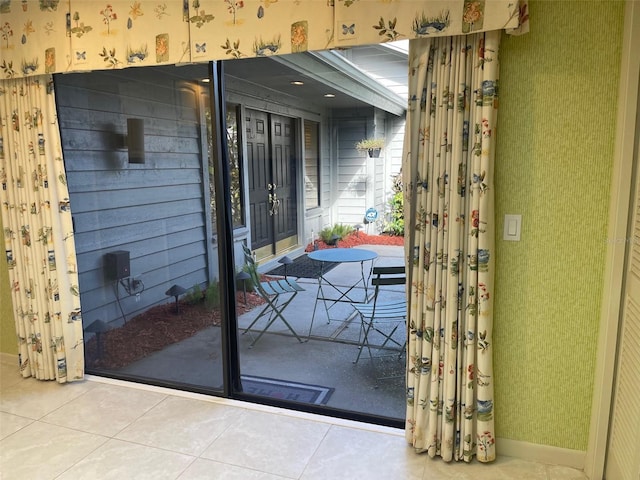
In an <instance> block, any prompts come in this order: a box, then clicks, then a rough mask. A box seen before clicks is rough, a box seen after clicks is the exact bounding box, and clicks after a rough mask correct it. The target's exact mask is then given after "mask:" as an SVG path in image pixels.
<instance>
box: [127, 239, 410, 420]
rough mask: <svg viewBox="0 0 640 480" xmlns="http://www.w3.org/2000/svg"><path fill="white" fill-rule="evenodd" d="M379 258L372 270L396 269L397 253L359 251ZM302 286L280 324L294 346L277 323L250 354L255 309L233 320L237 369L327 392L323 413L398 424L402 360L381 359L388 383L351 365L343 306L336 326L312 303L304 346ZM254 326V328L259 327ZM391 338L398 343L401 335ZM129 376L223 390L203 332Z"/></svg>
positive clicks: (311, 296) (334, 273) (364, 363)
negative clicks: (359, 414)
mask: <svg viewBox="0 0 640 480" xmlns="http://www.w3.org/2000/svg"><path fill="white" fill-rule="evenodd" d="M363 248H368V249H371V250H375V251H376V252H377V253H378V255H379V256H378V258H377V259H376V261H375V264H376V265H384V266H389V265H402V262H403V249H402V247H389V246H377V245H376V246H373V245H372V246H366V247H363ZM359 276H360V268H359V265H358V267H357V268H353V265H349V264H341V265H338V266H337V267H335V268H334V269H333V270H331V271H330V272H329V273H328V274H327V279H328V280H330V281H331V282H332V283H335V284H336V285H341V286H347V285H351V284H353V282H355V281H356V280H357V278H358V277H359ZM299 283H300V284H301V285H302V286H303V287H304V288H305V291H304V292H301V293H299V294H298V296H297V297H296V298H295V299H294V300H293V302H292V303H291V304H290V305H289V306H288V308H287V310H286V311H285V313H286V318H287V319H288V321H289V322H290V324H291V325H292V327H293V328H294V330H296V332H297V333H298V335H299V336H301V337H303V340H305V341H304V342H303V343H300V342H298V341H297V340H296V339H295V337H293V336H292V335H291V333H290V332H289V331H288V330H287V328H286V326H285V325H284V324H283V323H282V322H281V321H279V320H278V321H276V322H275V323H274V324H273V325H272V327H271V328H270V329H269V330H268V331H267V333H265V334H264V335H263V336H262V337H261V338H260V340H259V341H258V342H257V343H256V345H255V346H254V347H253V348H249V345H250V343H251V342H252V340H253V337H252V335H255V334H256V333H255V332H249V333H247V334H242V328H246V327H247V326H248V325H249V323H250V322H251V320H252V319H253V318H255V316H256V315H257V313H258V312H259V310H260V309H254V310H253V311H252V312H248V313H246V314H245V315H242V316H241V317H239V318H238V324H239V328H240V329H241V332H240V334H239V352H240V367H241V371H242V373H243V374H246V375H255V376H263V377H270V378H277V379H281V380H288V381H294V382H300V383H308V384H315V385H323V386H326V387H331V388H334V389H335V390H334V392H333V394H332V395H331V397H330V399H329V402H328V403H327V406H328V407H332V408H339V409H345V410H350V411H355V412H365V413H370V414H374V415H379V416H383V417H389V418H403V417H404V415H405V402H404V393H405V392H404V384H405V383H404V382H405V379H404V374H403V372H404V356H403V357H402V359H400V360H397V359H396V358H385V359H380V360H379V362H380V363H378V366H380V365H383V368H384V372H385V373H387V372H391V373H393V374H394V375H397V376H396V377H395V378H392V379H387V380H382V381H376V379H375V377H376V371H375V370H374V369H373V368H372V365H371V362H370V360H369V359H368V358H366V357H365V354H366V352H365V353H363V357H362V358H361V359H360V361H359V362H358V364H354V363H353V362H354V360H355V358H356V356H357V354H358V346H357V345H358V341H359V334H360V321H359V319H358V318H356V317H355V316H354V315H353V312H354V310H353V307H352V306H351V305H349V304H347V303H345V304H339V305H336V307H334V308H332V309H331V310H330V312H331V315H332V317H333V318H340V320H338V321H331V322H330V323H328V322H327V318H326V313H325V312H324V309H323V308H322V309H321V306H320V305H318V310H319V311H318V312H316V319H315V322H314V325H313V331H312V334H311V337H310V338H309V339H308V340H307V335H308V331H309V326H310V321H311V315H312V311H313V306H314V303H315V296H316V292H317V287H318V282H317V280H315V279H304V278H300V279H299ZM386 294H387V295H389V296H403V295H404V293H403V289H402V288H401V287H400V288H397V287H396V288H394V289H393V290H392V291H389V292H388V293H387V292H386ZM261 322H262V320H261V321H259V322H258V323H257V324H256V328H257V329H258V330H260V329H261V327H262V325H261ZM399 330H402V331H401V332H400V331H399V332H398V333H397V334H396V335H398V338H399V339H401V340H404V335H405V334H404V329H399ZM120 372H121V373H126V374H130V375H135V376H142V377H147V378H157V379H162V380H163V381H169V382H176V383H181V384H189V385H194V386H199V387H209V388H211V387H213V388H220V387H221V384H222V359H221V345H220V328H219V327H210V328H207V329H205V330H202V331H201V332H199V333H198V334H196V335H194V336H193V337H191V338H189V339H187V340H184V341H182V342H179V343H176V344H173V345H170V346H169V347H167V348H165V349H163V350H162V351H160V352H156V353H154V354H152V355H149V356H147V357H145V358H144V359H142V360H140V361H138V362H135V363H134V364H131V365H129V366H127V367H125V368H123V369H122V370H120Z"/></svg>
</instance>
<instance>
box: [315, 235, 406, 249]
mask: <svg viewBox="0 0 640 480" xmlns="http://www.w3.org/2000/svg"><path fill="white" fill-rule="evenodd" d="M316 245H317V248H316V249H315V250H324V249H325V248H335V246H337V247H340V248H351V247H357V246H358V245H395V246H402V245H404V237H399V236H397V235H367V234H366V233H364V232H357V233H352V234H351V235H349V236H348V237H346V238H344V239H343V240H338V245H327V244H326V243H324V242H323V241H322V240H318V241H317V242H316ZM313 250H314V246H313V244H311V243H310V244H309V245H307V248H305V249H304V251H305V252H311V251H313Z"/></svg>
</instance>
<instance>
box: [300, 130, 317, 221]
mask: <svg viewBox="0 0 640 480" xmlns="http://www.w3.org/2000/svg"><path fill="white" fill-rule="evenodd" d="M319 128H320V127H319V124H318V123H317V122H312V121H309V120H305V121H304V199H305V200H304V206H305V208H306V209H310V208H316V207H319V206H320V155H319V153H320V148H319V144H318V130H319Z"/></svg>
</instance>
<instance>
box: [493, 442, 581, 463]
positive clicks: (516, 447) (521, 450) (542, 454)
mask: <svg viewBox="0 0 640 480" xmlns="http://www.w3.org/2000/svg"><path fill="white" fill-rule="evenodd" d="M496 452H497V454H498V455H505V456H507V457H515V458H519V459H521V460H531V461H533V462H540V463H546V464H548V465H562V466H565V467H571V468H576V469H578V470H584V465H585V459H586V455H587V452H584V451H581V450H571V449H568V448H560V447H552V446H550V445H539V444H537V443H529V442H522V441H520V440H510V439H508V438H497V439H496Z"/></svg>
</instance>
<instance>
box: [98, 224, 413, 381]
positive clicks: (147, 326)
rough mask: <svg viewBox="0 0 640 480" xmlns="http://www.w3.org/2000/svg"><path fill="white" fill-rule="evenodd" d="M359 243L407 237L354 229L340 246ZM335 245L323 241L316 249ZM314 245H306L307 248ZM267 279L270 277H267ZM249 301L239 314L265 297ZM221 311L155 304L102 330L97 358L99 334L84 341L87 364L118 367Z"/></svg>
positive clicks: (208, 322)
mask: <svg viewBox="0 0 640 480" xmlns="http://www.w3.org/2000/svg"><path fill="white" fill-rule="evenodd" d="M357 245H397V246H402V245H404V237H398V236H394V235H367V234H366V233H363V232H359V233H353V234H351V235H349V236H348V237H346V238H345V239H344V240H339V241H338V245H337V246H338V247H341V248H349V247H355V246H357ZM325 248H334V246H333V245H327V244H326V243H324V242H322V241H318V242H317V249H319V250H323V249H325ZM313 249H314V248H313V245H312V244H309V245H307V248H306V249H305V251H306V252H310V251H312V250H313ZM264 279H267V280H268V277H264ZM246 299H247V300H246V304H245V301H244V295H243V292H238V294H237V297H236V309H237V312H238V316H240V315H242V314H243V313H245V312H247V311H249V310H252V309H254V308H255V307H257V306H259V305H261V304H262V303H264V302H263V300H262V299H261V298H260V297H259V296H258V295H256V294H254V293H250V292H247V296H246ZM220 318H221V316H220V311H219V310H218V309H207V308H205V306H204V304H203V303H201V304H190V303H186V302H180V313H179V314H176V313H175V303H173V302H171V303H167V304H164V305H159V306H157V307H152V308H150V309H149V310H147V311H146V312H144V313H141V314H140V315H138V316H136V317H134V318H132V319H130V320H129V321H128V322H127V323H125V324H124V325H123V326H122V327H119V328H114V329H113V330H109V331H107V332H104V333H101V334H100V343H101V345H102V356H101V357H100V358H98V352H97V343H96V337H95V336H94V337H93V338H91V339H90V340H89V341H88V342H87V343H86V345H85V358H86V361H87V366H88V367H90V368H99V369H107V370H117V369H119V368H122V367H125V366H127V365H129V364H130V363H133V362H135V361H137V360H140V359H142V358H144V357H146V356H147V355H150V354H151V353H154V352H157V351H160V350H162V349H163V348H165V347H167V346H168V345H171V344H173V343H177V342H180V341H182V340H185V339H187V338H189V337H192V336H193V335H195V334H196V333H198V332H199V331H201V330H203V329H205V328H207V327H211V326H219V325H220Z"/></svg>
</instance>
